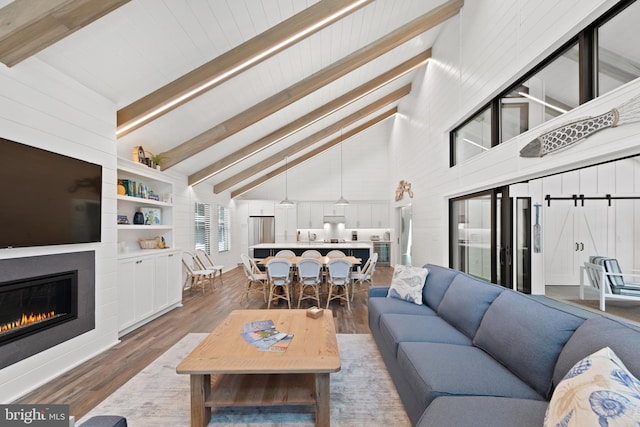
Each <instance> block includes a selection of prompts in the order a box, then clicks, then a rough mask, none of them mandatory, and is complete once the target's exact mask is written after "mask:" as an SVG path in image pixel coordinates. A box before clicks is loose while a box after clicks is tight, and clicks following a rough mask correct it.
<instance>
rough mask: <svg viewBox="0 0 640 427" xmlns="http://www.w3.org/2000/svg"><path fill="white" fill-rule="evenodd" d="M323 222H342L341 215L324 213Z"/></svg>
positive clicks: (342, 217)
mask: <svg viewBox="0 0 640 427" xmlns="http://www.w3.org/2000/svg"><path fill="white" fill-rule="evenodd" d="M323 222H324V223H325V224H344V216H343V215H325V216H324V219H323Z"/></svg>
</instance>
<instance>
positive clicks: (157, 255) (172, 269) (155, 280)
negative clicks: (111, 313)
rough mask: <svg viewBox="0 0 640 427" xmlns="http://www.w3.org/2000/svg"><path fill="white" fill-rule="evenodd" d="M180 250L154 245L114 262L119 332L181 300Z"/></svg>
mask: <svg viewBox="0 0 640 427" xmlns="http://www.w3.org/2000/svg"><path fill="white" fill-rule="evenodd" d="M181 276H182V269H181V260H180V251H177V250H161V249H154V250H149V251H148V252H146V253H144V255H136V254H132V255H127V256H121V258H120V260H119V262H118V326H119V331H120V335H121V336H122V335H124V334H126V333H128V332H130V331H132V330H134V329H136V328H137V327H139V326H141V325H143V324H145V323H147V322H149V321H151V320H153V319H155V318H156V317H158V316H160V315H162V314H163V313H164V312H166V311H167V310H169V309H171V308H174V307H176V306H178V305H179V304H180V303H181V300H182V284H181Z"/></svg>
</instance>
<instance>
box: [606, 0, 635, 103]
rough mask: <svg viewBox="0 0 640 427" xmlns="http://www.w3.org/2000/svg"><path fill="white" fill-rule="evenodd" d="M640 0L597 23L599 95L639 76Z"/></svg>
mask: <svg viewBox="0 0 640 427" xmlns="http://www.w3.org/2000/svg"><path fill="white" fill-rule="evenodd" d="M639 22H640V2H637V1H636V2H635V3H633V4H631V5H630V6H629V7H627V8H626V9H624V10H623V11H621V12H620V13H618V14H617V15H615V16H614V17H613V18H611V19H610V20H608V21H607V22H605V23H604V24H602V25H601V26H600V27H598V95H603V94H605V93H607V92H610V91H612V90H613V89H615V88H617V87H618V86H622V85H623V84H625V83H627V82H630V81H631V80H633V79H636V78H637V77H639V76H640V31H638V28H637V27H638V23H639Z"/></svg>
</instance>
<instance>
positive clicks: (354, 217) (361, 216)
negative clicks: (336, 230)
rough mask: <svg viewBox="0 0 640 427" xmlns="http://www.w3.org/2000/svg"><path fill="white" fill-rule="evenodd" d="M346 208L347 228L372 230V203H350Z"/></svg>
mask: <svg viewBox="0 0 640 427" xmlns="http://www.w3.org/2000/svg"><path fill="white" fill-rule="evenodd" d="M344 208H345V209H344V216H345V227H346V228H371V203H350V204H349V205H347V206H345V207H344Z"/></svg>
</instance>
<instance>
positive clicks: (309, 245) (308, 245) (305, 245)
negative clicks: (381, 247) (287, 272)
mask: <svg viewBox="0 0 640 427" xmlns="http://www.w3.org/2000/svg"><path fill="white" fill-rule="evenodd" d="M372 246H373V245H372V244H371V242H343V243H328V242H327V243H325V242H296V243H260V244H258V245H253V246H249V249H315V248H332V249H371V248H372Z"/></svg>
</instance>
